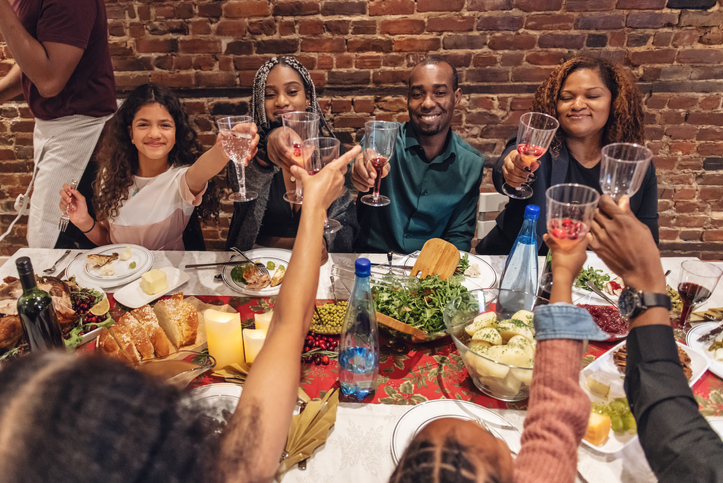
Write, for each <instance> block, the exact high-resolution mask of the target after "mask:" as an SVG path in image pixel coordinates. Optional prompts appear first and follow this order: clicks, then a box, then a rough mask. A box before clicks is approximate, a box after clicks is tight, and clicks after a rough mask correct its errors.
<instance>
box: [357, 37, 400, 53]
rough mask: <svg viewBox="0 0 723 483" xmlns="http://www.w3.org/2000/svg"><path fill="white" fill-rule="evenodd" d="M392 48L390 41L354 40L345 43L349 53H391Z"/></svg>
mask: <svg viewBox="0 0 723 483" xmlns="http://www.w3.org/2000/svg"><path fill="white" fill-rule="evenodd" d="M392 48H393V43H392V40H390V39H354V38H351V39H349V40H348V43H347V50H348V51H349V52H391V50H392Z"/></svg>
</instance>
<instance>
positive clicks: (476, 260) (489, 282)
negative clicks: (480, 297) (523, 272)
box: [404, 250, 497, 290]
mask: <svg viewBox="0 0 723 483" xmlns="http://www.w3.org/2000/svg"><path fill="white" fill-rule="evenodd" d="M465 255H467V256H468V257H469V265H470V267H471V266H472V265H475V264H476V265H477V266H478V267H479V271H480V275H479V277H467V276H465V277H464V281H463V282H462V285H464V286H465V287H466V288H467V290H479V289H483V288H492V287H494V286H495V284H496V283H497V272H495V269H494V268H492V265H490V264H489V263H487V262H486V261H484V260H483V259H481V258H480V257H478V256H477V255H472V254H471V253H467V252H463V251H462V250H460V251H459V259H460V260H461V259H462V257H463V256H465ZM418 257H419V253H417V252H415V253H412V254H410V255H409V256H408V257H407V258H406V259H405V261H404V265H406V266H410V267H411V266H413V265H414V263H415V262H416V261H417V258H418ZM410 271H411V270H410ZM410 271H408V272H407V274H409V272H410Z"/></svg>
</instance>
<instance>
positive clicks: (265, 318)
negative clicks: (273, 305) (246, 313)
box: [254, 310, 274, 335]
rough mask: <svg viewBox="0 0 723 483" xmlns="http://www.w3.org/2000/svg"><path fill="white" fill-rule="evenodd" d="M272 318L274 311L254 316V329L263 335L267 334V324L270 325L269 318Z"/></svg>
mask: <svg viewBox="0 0 723 483" xmlns="http://www.w3.org/2000/svg"><path fill="white" fill-rule="evenodd" d="M273 316H274V311H273V310H272V311H270V312H266V313H265V314H254V321H255V322H256V329H257V330H260V331H263V333H264V335H266V334H268V333H269V324H271V318H272V317H273Z"/></svg>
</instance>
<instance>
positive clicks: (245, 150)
mask: <svg viewBox="0 0 723 483" xmlns="http://www.w3.org/2000/svg"><path fill="white" fill-rule="evenodd" d="M253 123H254V119H253V118H252V117H251V116H221V117H217V118H216V124H217V125H218V130H219V136H220V137H221V148H222V149H223V152H224V154H225V155H226V156H228V157H229V158H230V159H231V160H232V161H233V164H234V165H235V166H236V176H237V179H238V193H231V194H230V195H229V197H228V199H229V200H231V201H240V202H245V201H252V200H255V199H256V198H258V196H259V195H258V193H256V192H255V191H251V190H247V189H246V164H247V163H248V159H247V158H248V156H249V152H250V150H251V140H252V139H253V136H252V135H251V125H252V124H253ZM239 124H245V125H248V126H246V127H247V128H248V129H244V132H241V131H236V130H234V129H233V128H234V126H237V125H239Z"/></svg>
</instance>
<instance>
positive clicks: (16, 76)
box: [0, 64, 23, 104]
mask: <svg viewBox="0 0 723 483" xmlns="http://www.w3.org/2000/svg"><path fill="white" fill-rule="evenodd" d="M22 76H23V71H22V70H20V66H19V65H18V64H15V65H14V66H12V68H11V69H10V72H8V73H7V74H6V75H5V77H3V78H2V79H0V104H2V103H3V102H6V101H9V100H10V99H12V98H14V97H17V96H19V95H20V94H22V93H23V88H22V84H21V82H20V80H21V79H22Z"/></svg>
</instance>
